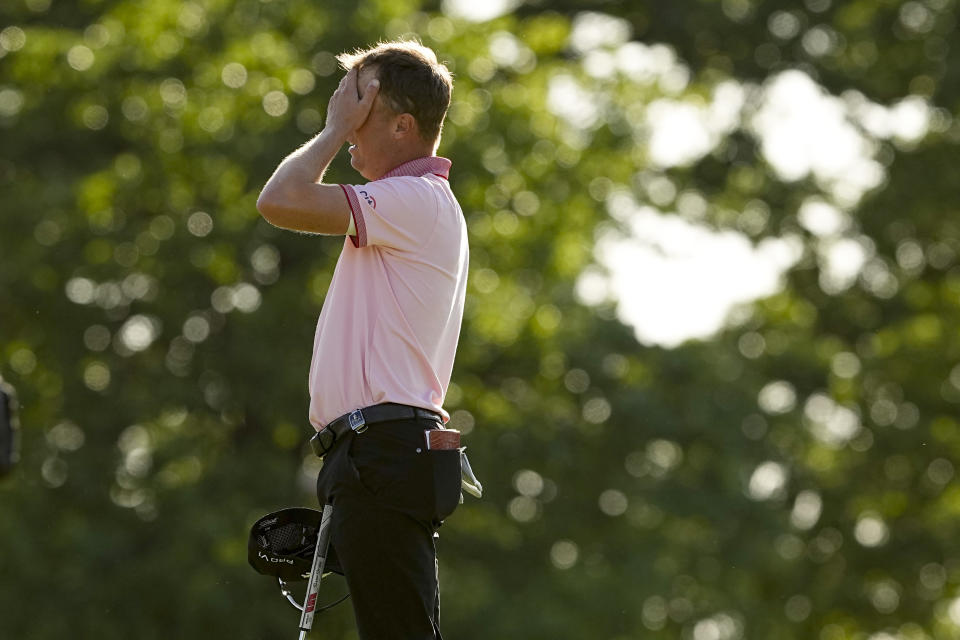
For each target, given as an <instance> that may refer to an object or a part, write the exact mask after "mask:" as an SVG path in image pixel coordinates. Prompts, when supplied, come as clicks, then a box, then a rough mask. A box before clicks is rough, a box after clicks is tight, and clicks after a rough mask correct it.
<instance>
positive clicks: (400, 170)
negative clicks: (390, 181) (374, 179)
mask: <svg viewBox="0 0 960 640" xmlns="http://www.w3.org/2000/svg"><path fill="white" fill-rule="evenodd" d="M451 164H453V163H452V162H450V161H449V160H447V159H446V158H441V157H440V156H423V157H422V158H416V159H415V160H410V161H409V162H404V163H403V164H401V165H400V166H399V167H394V168H393V169H391V170H390V171H387V172H386V173H385V174H383V175H382V176H380V179H381V180H382V179H383V178H396V177H397V176H413V177H415V178H419V177H420V176H425V175H427V174H428V173H432V174H434V175H437V176H440V177H441V178H443V179H444V180H447V179H448V178H449V176H450V165H451Z"/></svg>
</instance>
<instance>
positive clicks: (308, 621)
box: [300, 504, 333, 638]
mask: <svg viewBox="0 0 960 640" xmlns="http://www.w3.org/2000/svg"><path fill="white" fill-rule="evenodd" d="M332 516H333V505H332V504H327V505H324V507H323V515H321V516H320V529H319V531H317V548H316V549H315V550H314V552H313V566H312V567H311V568H310V579H309V580H308V581H307V593H306V595H304V596H303V613H302V614H301V615H300V633H301V635H300V637H301V638H302V637H304V635H305V634H306V632H307V631H310V628H311V627H312V626H313V614H314V610H315V609H316V608H317V592H318V591H319V590H320V578H322V577H323V565H324V564H325V563H326V561H327V547H328V546H329V543H330V519H331V517H332Z"/></svg>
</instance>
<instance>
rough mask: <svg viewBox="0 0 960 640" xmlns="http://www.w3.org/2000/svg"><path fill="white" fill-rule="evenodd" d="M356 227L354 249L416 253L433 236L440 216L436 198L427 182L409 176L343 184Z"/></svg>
mask: <svg viewBox="0 0 960 640" xmlns="http://www.w3.org/2000/svg"><path fill="white" fill-rule="evenodd" d="M340 188H341V189H343V192H344V194H346V196H347V202H349V203H350V212H351V214H352V215H353V222H354V225H355V226H356V234H354V235H351V236H350V240H351V241H352V242H353V246H355V247H357V248H358V249H359V248H363V247H366V246H384V247H390V248H392V249H399V250H401V251H414V250H416V249H418V248H419V247H421V246H423V244H424V242H426V241H427V239H428V238H429V237H430V235H431V234H432V233H433V229H434V227H435V226H436V223H437V218H438V216H439V207H438V205H437V200H436V196H435V195H434V194H433V192H432V191H431V189H430V187H429V185H428V184H427V182H426V181H425V180H424V179H423V178H413V177H409V176H403V177H395V178H386V179H383V180H375V181H373V182H368V183H367V184H363V185H349V184H341V185H340Z"/></svg>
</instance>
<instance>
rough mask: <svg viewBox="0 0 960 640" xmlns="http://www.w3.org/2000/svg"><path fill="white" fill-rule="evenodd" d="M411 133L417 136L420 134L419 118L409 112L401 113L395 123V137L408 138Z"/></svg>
mask: <svg viewBox="0 0 960 640" xmlns="http://www.w3.org/2000/svg"><path fill="white" fill-rule="evenodd" d="M411 134H412V135H415V136H416V135H419V134H420V129H419V127H417V120H416V118H414V117H413V116H412V115H410V114H409V113H401V114H400V115H399V116H397V119H396V121H395V123H394V129H393V137H394V138H397V139H399V138H406V137H408V136H410V135H411Z"/></svg>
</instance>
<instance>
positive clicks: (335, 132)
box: [320, 123, 350, 144]
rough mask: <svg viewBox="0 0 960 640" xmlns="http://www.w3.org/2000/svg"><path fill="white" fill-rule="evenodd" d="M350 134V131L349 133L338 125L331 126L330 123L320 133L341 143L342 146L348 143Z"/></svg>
mask: <svg viewBox="0 0 960 640" xmlns="http://www.w3.org/2000/svg"><path fill="white" fill-rule="evenodd" d="M349 133H350V132H349V131H347V130H346V129H344V128H342V127H338V126H336V125H331V124H329V123H328V124H327V125H325V126H324V127H323V131H321V132H320V135H322V136H324V137H326V138H328V139H330V140H333V141H336V142H339V143H340V144H343V143H344V142H346V141H347V135H348V134H349Z"/></svg>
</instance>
